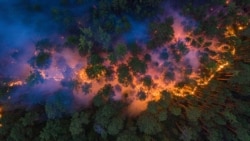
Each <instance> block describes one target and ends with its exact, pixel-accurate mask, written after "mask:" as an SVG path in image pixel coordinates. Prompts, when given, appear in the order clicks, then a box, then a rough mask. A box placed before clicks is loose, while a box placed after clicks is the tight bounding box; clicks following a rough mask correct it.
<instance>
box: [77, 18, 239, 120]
mask: <svg viewBox="0 0 250 141" xmlns="http://www.w3.org/2000/svg"><path fill="white" fill-rule="evenodd" d="M174 17H177V20H176V19H175V20H174V25H173V29H174V38H173V40H172V41H171V43H166V44H165V46H164V47H162V48H165V49H166V50H167V51H168V53H169V57H168V60H167V61H168V62H170V66H172V67H173V68H174V69H173V72H172V73H173V76H174V78H173V79H171V78H170V79H169V78H166V76H165V74H166V73H167V72H168V71H169V68H168V67H169V66H167V65H168V64H167V65H166V66H165V64H164V63H166V60H161V59H159V53H160V52H161V51H162V49H159V50H157V51H155V52H153V51H152V50H147V49H145V50H143V53H142V54H140V55H138V58H140V59H141V60H142V59H143V57H144V55H145V54H146V53H147V54H149V55H150V56H151V61H150V62H147V66H148V67H147V71H146V73H145V74H143V75H132V82H131V85H129V86H123V85H122V84H120V83H119V81H118V76H117V69H118V65H119V64H128V62H129V60H130V58H131V56H132V55H131V54H130V53H128V54H127V55H126V56H124V58H123V59H121V60H119V61H118V63H117V64H116V65H113V64H111V63H110V61H109V60H108V59H107V56H108V54H105V53H103V54H101V56H102V57H103V58H105V61H104V62H103V64H104V66H106V67H112V68H113V70H114V77H113V78H112V79H111V80H107V79H106V78H105V77H104V76H105V72H103V73H102V74H101V75H100V76H98V78H97V79H94V80H93V79H89V78H88V76H87V74H86V71H85V70H86V66H87V63H86V65H84V67H83V68H82V69H79V70H78V71H76V72H75V74H76V79H77V81H79V83H81V84H84V83H91V86H92V87H91V90H90V94H88V95H86V94H83V92H82V91H81V89H79V90H75V92H74V94H76V96H77V97H78V98H79V99H81V100H82V101H87V102H88V101H91V99H92V98H93V97H94V96H95V95H96V93H97V92H98V91H99V90H100V89H101V88H102V87H103V86H104V85H105V84H110V85H112V86H113V88H114V89H113V90H114V91H115V96H114V99H115V100H126V101H127V102H128V104H129V105H128V107H127V109H126V113H128V115H131V116H136V115H138V114H139V113H141V112H142V111H144V110H146V109H147V105H148V102H150V101H159V100H160V99H161V91H163V90H166V91H168V92H169V93H170V94H172V95H173V96H176V97H183V98H185V97H186V96H188V95H195V94H196V91H197V89H198V88H199V87H202V86H205V85H208V84H209V83H210V81H211V80H212V79H213V78H214V77H215V76H216V73H217V72H219V71H221V70H222V69H224V68H225V67H227V66H229V65H230V64H229V62H228V61H227V60H225V59H224V58H221V56H220V54H221V53H225V52H228V51H229V52H230V53H231V54H232V55H234V54H235V48H233V47H229V46H228V45H226V44H222V43H220V42H219V41H218V40H217V39H210V38H206V37H205V36H202V37H201V38H203V40H204V41H203V43H205V42H211V45H210V46H208V47H207V48H208V49H209V50H210V51H213V52H215V55H214V56H212V55H209V58H210V59H212V60H213V61H215V62H216V63H217V65H218V66H217V68H214V69H212V70H210V72H208V73H207V74H205V76H204V77H201V72H200V70H201V69H202V68H201V67H203V66H202V64H201V63H200V59H201V56H200V55H201V53H207V52H206V50H205V49H204V48H197V46H195V45H192V44H191V42H185V39H186V37H190V38H193V39H195V40H196V39H197V38H199V37H200V36H199V37H196V36H195V35H192V33H190V32H185V31H184V30H183V29H182V28H181V27H183V25H182V24H181V23H182V22H183V20H185V18H184V17H181V16H180V15H177V14H176V15H175V16H174ZM226 29H227V31H226V32H225V36H226V37H231V36H236V35H235V31H234V29H233V28H232V27H231V26H228V27H226ZM156 32H157V31H156ZM179 41H183V44H184V45H185V46H186V47H187V48H188V50H189V51H188V53H187V54H183V53H182V52H181V51H179V50H174V49H173V48H171V47H170V45H171V44H176V43H178V42H179ZM201 44H202V43H201ZM145 48H146V47H145ZM174 53H176V54H178V55H180V56H181V58H180V60H179V61H176V58H175V56H174V55H175V54H174ZM187 61H189V64H190V65H191V69H192V72H191V74H186V72H185V71H186V70H187ZM85 62H86V61H85ZM168 62H167V63H168ZM155 64H157V65H155ZM131 73H132V72H131ZM145 76H150V77H151V79H152V82H153V84H152V86H151V87H150V88H148V87H145V86H144V85H143V82H142V79H143V78H144V77H145ZM167 77H169V76H167ZM186 80H188V81H186ZM189 80H190V81H189ZM182 83H184V84H182ZM178 84H181V85H180V86H179V85H178ZM117 85H119V89H120V90H117V89H116V86H117ZM140 91H143V92H145V93H146V98H145V99H144V100H140V99H139V98H138V92H140ZM124 94H126V98H124ZM87 102H84V103H87Z"/></svg>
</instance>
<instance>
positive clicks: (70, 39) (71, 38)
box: [65, 35, 79, 46]
mask: <svg viewBox="0 0 250 141" xmlns="http://www.w3.org/2000/svg"><path fill="white" fill-rule="evenodd" d="M65 44H66V45H74V46H77V45H78V44H79V39H78V37H77V36H75V35H71V36H69V37H67V40H66V42H65Z"/></svg>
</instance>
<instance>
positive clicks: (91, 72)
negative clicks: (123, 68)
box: [86, 65, 107, 79]
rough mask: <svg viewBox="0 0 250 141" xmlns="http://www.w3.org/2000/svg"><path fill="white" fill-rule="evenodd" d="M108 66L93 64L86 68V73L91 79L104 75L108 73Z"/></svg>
mask: <svg viewBox="0 0 250 141" xmlns="http://www.w3.org/2000/svg"><path fill="white" fill-rule="evenodd" d="M106 71H107V69H106V67H105V66H103V65H91V66H88V67H87V68H86V73H87V75H88V77H89V78H90V79H95V78H99V77H103V76H105V74H106Z"/></svg>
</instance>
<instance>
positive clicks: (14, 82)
mask: <svg viewBox="0 0 250 141" xmlns="http://www.w3.org/2000/svg"><path fill="white" fill-rule="evenodd" d="M23 84H24V83H23V82H22V81H20V80H18V81H13V82H10V83H9V84H8V85H9V87H14V86H21V85H23Z"/></svg>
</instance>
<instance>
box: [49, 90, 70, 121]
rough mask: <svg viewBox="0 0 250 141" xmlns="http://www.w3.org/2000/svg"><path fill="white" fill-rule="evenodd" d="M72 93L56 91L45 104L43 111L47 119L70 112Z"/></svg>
mask: <svg viewBox="0 0 250 141" xmlns="http://www.w3.org/2000/svg"><path fill="white" fill-rule="evenodd" d="M72 101H73V98H72V95H71V93H70V92H69V91H62V90H61V91H57V92H56V93H54V94H53V95H52V96H50V97H49V99H48V100H47V101H46V104H45V112H46V115H47V117H48V118H49V119H55V118H57V117H62V116H65V115H67V114H69V113H70V110H71V106H72Z"/></svg>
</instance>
